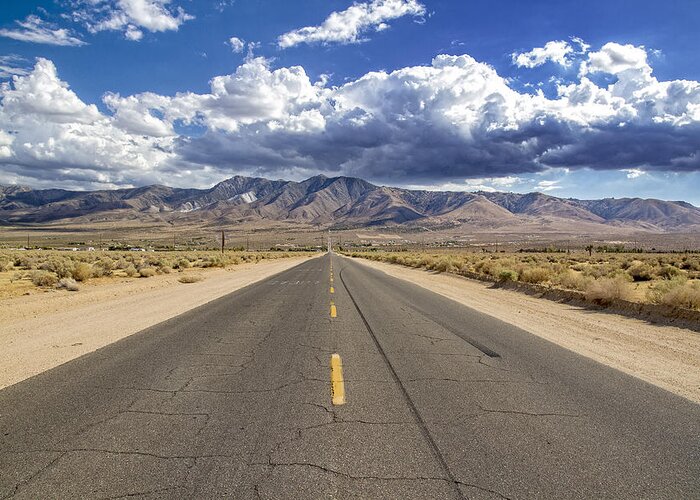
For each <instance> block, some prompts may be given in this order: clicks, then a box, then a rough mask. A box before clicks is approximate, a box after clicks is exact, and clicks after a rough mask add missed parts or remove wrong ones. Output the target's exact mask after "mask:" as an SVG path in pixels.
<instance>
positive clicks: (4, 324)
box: [0, 257, 313, 389]
mask: <svg viewBox="0 0 700 500" xmlns="http://www.w3.org/2000/svg"><path fill="white" fill-rule="evenodd" d="M308 258H309V257H298V258H288V259H275V260H269V261H268V260H263V261H260V262H259V263H257V264H252V263H251V264H240V265H237V266H233V267H230V268H228V269H217V270H209V269H207V270H188V271H187V272H185V273H173V274H165V275H160V276H155V277H152V278H148V279H138V278H131V279H128V278H121V279H118V280H117V279H110V281H109V283H102V284H99V285H97V284H93V285H90V284H87V285H84V286H82V288H81V290H80V291H78V292H67V291H63V290H53V291H50V292H46V293H39V294H35V295H30V296H24V297H13V298H9V299H3V300H0V346H2V348H0V389H2V388H3V387H7V386H9V385H12V384H16V383H17V382H20V381H22V380H24V379H27V378H29V377H31V376H33V375H36V374H38V373H41V372H44V371H46V370H49V369H51V368H53V367H55V366H58V365H60V364H62V363H65V362H67V361H70V360H72V359H75V358H77V357H79V356H82V355H83V354H87V353H89V352H93V351H95V350H97V349H99V348H100V347H104V346H105V345H108V344H111V343H112V342H116V341H117V340H120V339H122V338H124V337H128V336H129V335H132V334H134V333H136V332H139V331H141V330H143V329H145V328H148V327H149V326H152V325H155V324H158V323H160V322H162V321H165V320H167V319H169V318H172V317H174V316H177V315H178V314H182V313H183V312H185V311H188V310H190V309H193V308H195V307H198V306H201V305H202V304H206V303H207V302H210V301H212V300H214V299H217V298H219V297H221V296H223V295H226V294H228V293H231V292H233V291H235V290H238V289H240V288H243V287H245V286H247V285H249V284H251V283H254V282H256V281H259V280H261V279H264V278H266V277H268V276H271V275H273V274H276V273H279V272H281V271H284V270H286V269H289V268H291V267H293V266H295V265H297V264H299V263H301V262H303V261H304V260H307V259H308ZM312 258H313V257H312ZM191 274H196V275H200V276H202V277H203V278H204V280H203V281H200V282H197V283H189V284H184V283H180V282H179V281H178V279H179V278H180V277H182V276H183V275H191Z"/></svg>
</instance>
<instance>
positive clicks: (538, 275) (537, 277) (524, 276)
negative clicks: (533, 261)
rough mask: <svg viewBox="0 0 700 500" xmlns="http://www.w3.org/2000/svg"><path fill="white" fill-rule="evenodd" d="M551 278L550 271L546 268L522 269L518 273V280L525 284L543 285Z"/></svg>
mask: <svg viewBox="0 0 700 500" xmlns="http://www.w3.org/2000/svg"><path fill="white" fill-rule="evenodd" d="M551 277H552V271H550V270H549V269H547V268H546V267H532V268H527V267H526V268H524V269H522V270H521V271H520V274H519V276H518V279H520V281H523V282H525V283H544V282H546V281H549V280H550V279H551Z"/></svg>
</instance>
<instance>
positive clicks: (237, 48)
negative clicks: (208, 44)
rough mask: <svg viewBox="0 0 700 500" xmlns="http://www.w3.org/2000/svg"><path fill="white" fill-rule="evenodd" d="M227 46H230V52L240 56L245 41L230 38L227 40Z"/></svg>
mask: <svg viewBox="0 0 700 500" xmlns="http://www.w3.org/2000/svg"><path fill="white" fill-rule="evenodd" d="M228 44H229V45H230V46H231V50H233V52H235V53H236V54H240V53H241V52H243V49H245V40H243V39H241V38H238V37H237V36H232V37H231V38H229V39H228Z"/></svg>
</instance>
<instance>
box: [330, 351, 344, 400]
mask: <svg viewBox="0 0 700 500" xmlns="http://www.w3.org/2000/svg"><path fill="white" fill-rule="evenodd" d="M331 399H332V401H333V404H334V405H335V406H339V405H344V404H345V381H344V380H343V362H342V361H341V359H340V355H339V354H333V355H332V356H331Z"/></svg>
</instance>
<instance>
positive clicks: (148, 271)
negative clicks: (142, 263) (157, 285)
mask: <svg viewBox="0 0 700 500" xmlns="http://www.w3.org/2000/svg"><path fill="white" fill-rule="evenodd" d="M155 275H156V269H155V268H154V267H142V268H141V269H139V276H141V277H142V278H150V277H152V276H155Z"/></svg>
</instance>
